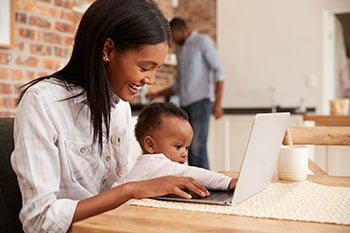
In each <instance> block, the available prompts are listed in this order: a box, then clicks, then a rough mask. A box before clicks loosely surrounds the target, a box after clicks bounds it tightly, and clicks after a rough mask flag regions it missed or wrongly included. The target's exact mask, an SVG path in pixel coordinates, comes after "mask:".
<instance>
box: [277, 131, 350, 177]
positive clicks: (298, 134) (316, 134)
mask: <svg viewBox="0 0 350 233" xmlns="http://www.w3.org/2000/svg"><path fill="white" fill-rule="evenodd" d="M282 144H283V145H325V146H330V145H333V146H336V145H341V146H344V145H350V127H349V126H312V127H306V126H295V127H288V128H287V130H286V133H285V136H284V138H283V142H282ZM309 169H310V170H311V171H312V172H313V173H314V174H315V175H327V172H325V171H324V170H323V169H321V168H320V167H319V166H318V165H317V164H316V163H315V162H314V161H312V160H311V159H309Z"/></svg>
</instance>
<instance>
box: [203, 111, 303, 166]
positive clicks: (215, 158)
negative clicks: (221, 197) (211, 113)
mask: <svg viewBox="0 0 350 233" xmlns="http://www.w3.org/2000/svg"><path fill="white" fill-rule="evenodd" d="M254 117H255V114H225V115H224V116H223V117H222V118H220V119H219V120H215V119H214V118H212V119H211V122H210V128H209V138H208V154H209V163H210V169H211V170H214V171H221V170H231V171H239V170H240V166H241V163H242V160H243V156H244V154H245V150H246V146H247V142H248V138H249V134H250V130H251V127H252V126H253V122H254ZM302 124H303V118H302V115H297V114H295V115H291V119H290V123H289V125H290V126H300V125H302Z"/></svg>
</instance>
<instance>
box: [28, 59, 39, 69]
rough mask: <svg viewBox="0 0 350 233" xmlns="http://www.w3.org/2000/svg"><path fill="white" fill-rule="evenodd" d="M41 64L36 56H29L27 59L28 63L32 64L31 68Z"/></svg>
mask: <svg viewBox="0 0 350 233" xmlns="http://www.w3.org/2000/svg"><path fill="white" fill-rule="evenodd" d="M38 64H39V59H38V58H36V57H28V58H27V59H26V65H27V66H30V67H31V68H35V67H37V66H38Z"/></svg>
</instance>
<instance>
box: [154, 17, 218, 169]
mask: <svg viewBox="0 0 350 233" xmlns="http://www.w3.org/2000/svg"><path fill="white" fill-rule="evenodd" d="M170 27H171V34H172V37H173V41H174V42H175V43H176V45H177V46H176V58H177V78H176V82H175V84H174V85H173V86H171V87H168V88H166V89H164V90H161V91H159V92H156V93H148V98H149V99H150V100H153V99H155V98H157V97H161V96H165V97H167V96H171V95H174V94H178V95H179V98H180V106H181V107H182V108H183V109H184V110H185V111H186V112H187V114H188V115H189V118H190V123H191V125H192V128H193V131H194V137H193V141H192V144H191V146H190V148H189V156H188V163H189V165H191V166H197V167H202V168H206V169H209V162H208V153H207V139H208V129H209V120H210V115H211V114H213V115H214V117H215V118H216V119H219V118H220V117H221V116H222V115H223V109H222V105H221V102H222V92H223V85H224V72H223V68H222V65H221V63H220V60H219V56H218V53H217V51H216V47H215V43H214V41H213V40H212V39H211V38H210V37H209V36H207V35H204V34H201V33H199V32H197V31H196V30H191V29H189V28H188V27H187V24H186V22H185V20H184V19H182V18H178V17H175V18H173V19H172V20H171V21H170Z"/></svg>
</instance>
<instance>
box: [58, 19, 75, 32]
mask: <svg viewBox="0 0 350 233" xmlns="http://www.w3.org/2000/svg"><path fill="white" fill-rule="evenodd" d="M55 29H56V30H57V31H59V32H65V33H71V34H72V33H74V32H75V27H74V26H73V25H70V24H67V23H63V22H56V23H55Z"/></svg>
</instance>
